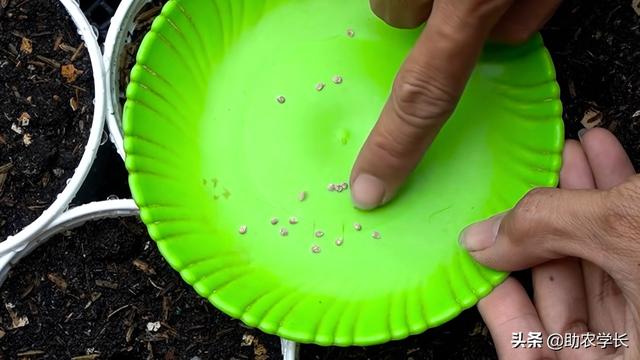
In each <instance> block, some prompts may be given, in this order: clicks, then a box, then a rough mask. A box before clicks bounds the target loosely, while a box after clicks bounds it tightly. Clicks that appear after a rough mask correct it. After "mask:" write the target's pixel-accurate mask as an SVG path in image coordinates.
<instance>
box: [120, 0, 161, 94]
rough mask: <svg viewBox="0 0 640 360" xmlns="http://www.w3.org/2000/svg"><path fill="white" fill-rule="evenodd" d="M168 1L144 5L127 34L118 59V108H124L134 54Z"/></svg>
mask: <svg viewBox="0 0 640 360" xmlns="http://www.w3.org/2000/svg"><path fill="white" fill-rule="evenodd" d="M167 1H168V0H152V1H149V3H147V4H145V5H144V6H143V7H142V9H141V10H140V12H138V14H137V15H136V17H135V27H134V28H133V29H132V31H131V32H130V33H129V42H127V44H125V46H124V51H123V52H122V57H121V59H120V61H121V63H120V64H121V66H120V71H119V75H120V78H119V83H120V106H122V107H123V106H124V103H125V101H126V100H127V99H126V96H125V95H126V91H127V86H128V85H129V81H130V80H131V78H130V75H131V69H133V66H134V65H135V64H136V54H137V53H138V49H139V48H140V44H141V43H142V39H144V36H145V35H146V34H147V33H148V32H149V30H151V24H152V23H153V20H154V19H155V18H156V16H158V15H159V14H160V11H162V6H163V5H164V4H166V3H167Z"/></svg>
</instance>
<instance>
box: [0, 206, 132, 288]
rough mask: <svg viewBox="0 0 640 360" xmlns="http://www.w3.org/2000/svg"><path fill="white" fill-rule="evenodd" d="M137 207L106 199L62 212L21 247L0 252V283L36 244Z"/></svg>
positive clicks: (130, 213) (123, 213) (121, 215)
mask: <svg viewBox="0 0 640 360" xmlns="http://www.w3.org/2000/svg"><path fill="white" fill-rule="evenodd" d="M138 213H139V211H138V207H137V206H136V204H135V202H134V201H133V200H106V201H98V202H93V203H89V204H85V205H81V206H78V207H75V208H73V209H70V210H69V211H66V212H64V213H63V214H62V215H60V216H58V217H57V218H56V219H55V220H53V221H52V222H51V223H49V224H48V225H47V227H46V228H45V229H44V230H43V231H42V232H40V233H39V234H38V236H37V237H35V238H33V239H31V241H29V242H28V243H26V244H25V245H24V246H23V247H21V248H19V249H12V250H9V251H6V252H0V285H2V283H3V282H4V280H5V279H6V278H7V275H8V274H9V270H11V268H12V267H13V266H15V264H17V263H18V261H20V259H22V258H23V257H25V256H27V255H29V254H30V253H31V252H32V251H33V250H35V249H36V248H37V247H38V246H40V245H42V244H44V243H46V242H47V240H49V239H50V238H51V237H53V236H54V235H56V234H58V233H60V232H63V231H65V230H69V229H73V228H75V227H78V226H81V225H83V224H84V223H86V222H87V221H90V220H98V219H105V218H114V217H123V216H134V215H138Z"/></svg>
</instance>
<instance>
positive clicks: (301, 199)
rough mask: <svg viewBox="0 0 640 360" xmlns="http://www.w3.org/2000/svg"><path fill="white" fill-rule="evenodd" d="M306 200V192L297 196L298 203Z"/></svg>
mask: <svg viewBox="0 0 640 360" xmlns="http://www.w3.org/2000/svg"><path fill="white" fill-rule="evenodd" d="M306 198H307V192H306V191H302V192H301V193H300V194H299V195H298V200H300V201H304V200H305V199H306Z"/></svg>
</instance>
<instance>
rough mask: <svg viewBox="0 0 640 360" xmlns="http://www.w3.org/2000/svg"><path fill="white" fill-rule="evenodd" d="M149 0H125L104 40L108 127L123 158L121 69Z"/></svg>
mask: <svg viewBox="0 0 640 360" xmlns="http://www.w3.org/2000/svg"><path fill="white" fill-rule="evenodd" d="M148 2H150V0H122V2H120V5H118V9H117V10H116V13H115V14H114V15H113V17H112V18H111V25H110V26H109V31H108V32H107V37H106V39H105V41H104V64H105V69H106V76H105V78H106V83H107V127H108V128H109V137H110V138H111V141H112V142H113V144H114V145H115V147H116V151H118V154H120V156H121V157H122V158H123V159H124V156H125V154H124V141H123V137H124V135H123V132H122V106H121V105H120V68H121V67H122V65H123V64H122V60H123V59H124V57H123V52H124V46H125V44H127V43H128V42H130V41H131V33H132V31H133V30H134V28H135V18H136V15H137V14H138V13H139V12H140V10H142V7H143V6H144V5H145V4H147V3H148Z"/></svg>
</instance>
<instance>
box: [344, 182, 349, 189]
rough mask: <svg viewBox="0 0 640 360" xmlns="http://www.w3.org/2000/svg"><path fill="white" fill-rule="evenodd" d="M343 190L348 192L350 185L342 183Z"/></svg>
mask: <svg viewBox="0 0 640 360" xmlns="http://www.w3.org/2000/svg"><path fill="white" fill-rule="evenodd" d="M342 188H343V189H344V190H347V189H348V188H349V184H347V183H346V182H344V183H342Z"/></svg>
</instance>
